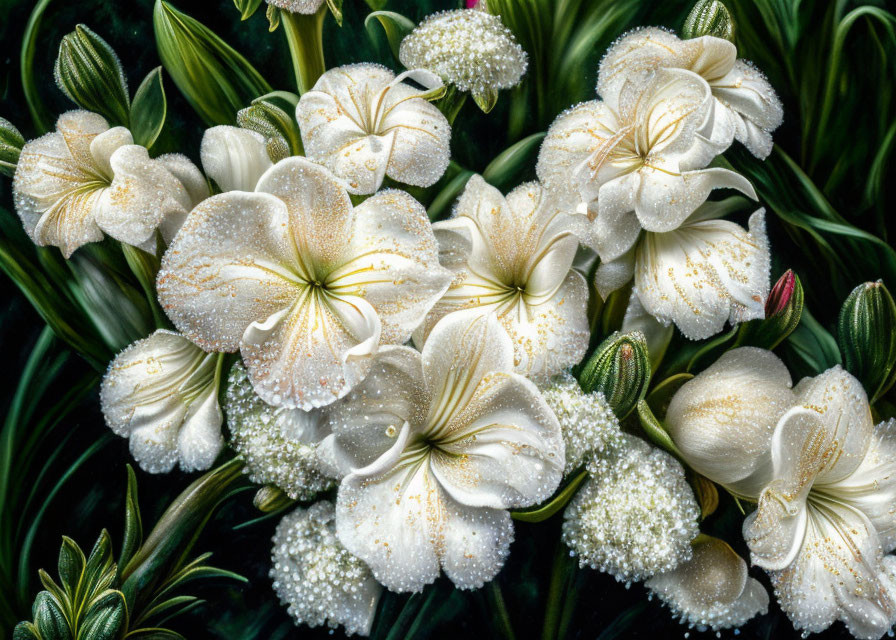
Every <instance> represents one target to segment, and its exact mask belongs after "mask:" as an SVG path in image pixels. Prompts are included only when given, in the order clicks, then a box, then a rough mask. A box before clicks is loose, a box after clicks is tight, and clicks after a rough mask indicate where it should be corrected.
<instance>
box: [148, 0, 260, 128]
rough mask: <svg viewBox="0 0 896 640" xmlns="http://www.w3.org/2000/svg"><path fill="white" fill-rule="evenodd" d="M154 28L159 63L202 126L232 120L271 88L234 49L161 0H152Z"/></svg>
mask: <svg viewBox="0 0 896 640" xmlns="http://www.w3.org/2000/svg"><path fill="white" fill-rule="evenodd" d="M153 28H154V30H155V36H156V45H157V46H158V49H159V57H160V58H161V59H162V65H163V66H164V67H165V70H166V71H168V73H169V74H170V75H171V78H172V79H173V80H174V84H176V85H177V88H178V89H180V92H181V93H182V94H184V97H185V98H186V99H187V101H188V102H189V103H190V104H191V105H192V106H193V108H194V109H195V110H196V113H198V114H199V116H200V117H201V118H202V119H203V120H204V121H205V123H206V124H208V125H216V124H234V123H235V122H236V114H237V112H238V111H239V110H240V109H242V108H243V107H245V106H247V105H249V104H250V103H251V102H252V100H253V99H255V98H257V97H258V96H260V95H262V94H265V93H267V92H269V91H270V90H271V86H270V85H269V84H268V83H267V82H266V81H265V79H264V78H263V77H262V76H261V74H259V73H258V71H256V70H255V67H253V66H252V65H251V64H249V61H248V60H246V59H245V58H244V57H243V56H242V55H240V54H239V53H238V52H237V51H236V50H235V49H233V47H231V46H230V45H228V44H227V43H226V42H224V41H223V40H222V39H221V38H219V37H218V36H217V35H215V33H214V32H213V31H211V30H210V29H209V28H208V27H206V26H205V25H203V24H202V23H200V22H199V21H198V20H195V19H194V18H191V17H190V16H188V15H186V14H184V13H181V12H180V11H178V10H176V9H175V8H174V7H172V6H171V5H170V4H169V3H167V2H164V0H156V4H155V8H154V10H153Z"/></svg>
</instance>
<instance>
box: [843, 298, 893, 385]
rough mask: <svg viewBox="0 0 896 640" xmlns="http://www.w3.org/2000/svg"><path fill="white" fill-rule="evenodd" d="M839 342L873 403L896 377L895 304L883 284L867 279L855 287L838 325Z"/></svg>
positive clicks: (845, 363) (849, 369)
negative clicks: (867, 280)
mask: <svg viewBox="0 0 896 640" xmlns="http://www.w3.org/2000/svg"><path fill="white" fill-rule="evenodd" d="M837 342H838V343H839V345H840V352H841V353H842V354H843V361H844V365H845V367H846V370H847V371H849V372H850V373H851V374H853V375H854V376H855V377H856V378H858V379H859V380H860V381H861V382H862V385H863V386H864V387H865V391H866V392H867V393H868V397H869V398H870V399H871V402H874V401H875V400H877V399H878V398H880V397H881V396H882V395H883V394H884V393H886V392H887V390H888V389H889V388H890V387H891V386H893V382H894V379H896V304H894V302H893V297H892V296H891V295H890V292H889V291H887V288H886V287H885V286H884V284H883V283H882V282H881V281H880V280H878V281H877V282H866V283H865V284H862V285H859V286H858V287H856V288H855V289H853V291H852V293H850V294H849V297H848V298H846V302H844V303H843V307H842V308H841V309H840V319H839V322H838V325H837Z"/></svg>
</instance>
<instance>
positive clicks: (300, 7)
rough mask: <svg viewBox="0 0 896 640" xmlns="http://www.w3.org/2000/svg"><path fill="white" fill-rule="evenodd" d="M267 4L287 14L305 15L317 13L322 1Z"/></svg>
mask: <svg viewBox="0 0 896 640" xmlns="http://www.w3.org/2000/svg"><path fill="white" fill-rule="evenodd" d="M267 3H268V4H269V5H271V6H273V7H277V8H278V9H283V10H284V11H288V12H289V13H303V14H305V15H308V14H312V13H317V10H318V9H320V7H321V5H322V4H323V3H324V0H267Z"/></svg>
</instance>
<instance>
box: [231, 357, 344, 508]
mask: <svg viewBox="0 0 896 640" xmlns="http://www.w3.org/2000/svg"><path fill="white" fill-rule="evenodd" d="M224 413H225V415H226V416H227V426H228V427H229V429H230V436H231V440H230V444H231V445H232V446H233V448H234V449H235V450H236V451H237V452H238V453H239V454H240V455H242V456H243V458H244V459H245V461H246V468H245V471H246V473H247V474H248V475H249V479H250V480H251V481H252V482H255V483H256V484H273V485H275V486H277V487H279V488H281V489H283V491H284V492H285V493H286V495H288V496H289V497H290V498H292V499H293V500H309V499H311V498H313V497H314V496H315V495H316V494H317V493H319V492H321V491H326V490H327V489H329V488H330V487H332V486H333V484H334V482H333V479H332V478H330V477H328V475H327V474H326V473H325V471H324V470H323V469H322V468H321V464H320V463H319V461H318V454H317V445H318V444H319V443H320V441H321V440H323V439H324V438H325V437H326V436H327V435H329V429H328V428H327V427H326V422H325V416H324V414H323V412H322V411H321V410H320V409H314V410H312V411H302V410H301V409H285V408H282V407H280V408H277V407H272V406H271V405H269V404H267V403H266V402H265V401H264V400H262V399H261V398H259V397H258V395H257V394H256V393H255V390H254V389H253V388H252V383H251V381H250V380H249V375H248V373H246V368H245V366H243V365H242V364H240V363H237V364H236V365H234V367H233V369H232V370H231V372H230V378H229V380H228V383H227V395H226V399H225V401H224Z"/></svg>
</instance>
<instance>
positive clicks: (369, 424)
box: [321, 314, 564, 591]
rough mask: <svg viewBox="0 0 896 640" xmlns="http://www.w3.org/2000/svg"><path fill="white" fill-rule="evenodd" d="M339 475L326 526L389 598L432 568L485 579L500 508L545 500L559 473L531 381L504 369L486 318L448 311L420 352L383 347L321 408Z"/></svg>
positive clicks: (544, 409)
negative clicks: (332, 521) (347, 390)
mask: <svg viewBox="0 0 896 640" xmlns="http://www.w3.org/2000/svg"><path fill="white" fill-rule="evenodd" d="M329 415H330V425H331V427H332V429H333V435H332V436H331V437H330V439H329V440H325V441H324V443H323V444H322V445H321V446H322V447H323V446H325V445H329V446H330V447H331V448H332V453H333V455H332V458H333V459H335V460H337V461H339V464H340V465H341V467H342V469H343V472H344V473H345V474H346V475H345V477H344V478H343V479H342V483H341V485H340V487H339V497H338V501H337V506H336V518H337V524H336V529H337V532H338V534H339V539H340V540H341V541H342V543H343V544H344V545H345V546H346V548H347V549H348V550H349V551H351V552H352V553H354V554H355V555H357V556H358V557H360V558H361V559H362V560H363V561H364V562H366V563H367V564H368V565H369V566H370V568H371V570H372V571H373V574H374V576H376V578H377V580H379V581H380V582H381V583H382V584H383V585H385V586H386V587H387V588H389V589H392V590H394V591H419V590H421V589H422V588H423V587H424V586H425V585H426V584H429V583H431V582H433V581H434V580H435V579H436V578H437V577H438V576H439V573H440V571H441V570H444V571H445V573H446V574H447V575H448V577H449V578H450V579H451V580H452V581H453V582H454V584H455V585H457V586H458V587H460V588H463V589H475V588H479V587H481V586H482V585H483V584H484V583H485V582H487V581H489V580H491V579H492V578H494V577H495V575H496V574H497V573H498V571H499V570H500V569H501V566H502V565H503V564H504V560H505V558H506V556H507V553H508V548H509V546H510V542H511V540H512V539H513V523H512V520H511V517H510V513H509V512H508V511H507V510H508V509H513V508H519V507H526V506H529V505H533V504H537V503H539V502H541V501H542V500H544V499H546V498H547V497H549V496H550V495H551V494H552V493H553V492H554V490H555V489H556V488H557V485H558V484H559V482H560V479H561V477H562V474H563V464H564V451H563V440H562V437H561V434H560V426H559V424H558V423H557V419H556V418H555V417H554V414H553V412H552V411H551V409H550V407H548V405H547V404H546V403H545V401H544V399H543V398H542V397H541V394H540V393H539V392H538V389H537V388H536V387H535V385H534V384H533V383H532V382H530V381H529V380H527V379H525V378H523V377H522V376H520V375H519V374H516V373H514V372H513V345H512V344H511V342H510V339H509V338H508V337H507V334H506V333H505V332H504V330H503V329H502V328H501V325H500V323H499V322H498V320H497V318H496V317H495V316H494V315H488V316H485V315H479V314H477V315H476V317H475V318H472V319H471V318H466V317H464V314H457V315H454V316H450V317H448V318H445V319H444V320H442V321H441V322H440V323H439V324H438V325H436V327H435V328H434V329H433V331H432V333H431V335H430V337H429V340H427V342H426V345H425V346H424V347H423V352H422V354H421V353H420V352H418V351H415V350H414V349H410V348H408V347H388V348H384V349H382V350H380V352H379V353H378V354H377V356H376V358H375V360H374V363H373V366H372V367H371V372H370V374H369V375H368V376H367V378H366V379H365V380H364V382H362V383H361V384H360V385H358V387H356V388H355V390H354V391H353V392H352V393H351V394H350V395H348V396H347V397H346V398H345V399H344V400H342V401H341V402H339V403H338V404H336V405H334V407H333V408H332V410H331V411H330V412H329Z"/></svg>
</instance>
